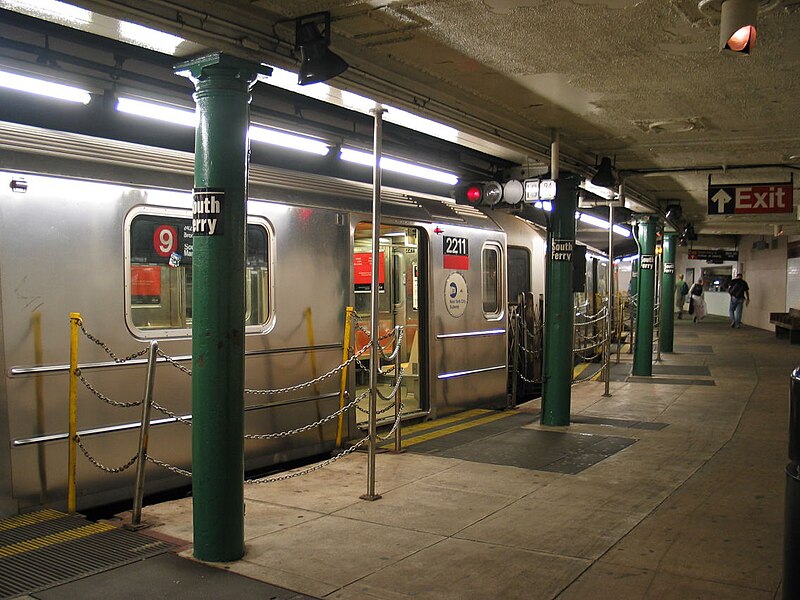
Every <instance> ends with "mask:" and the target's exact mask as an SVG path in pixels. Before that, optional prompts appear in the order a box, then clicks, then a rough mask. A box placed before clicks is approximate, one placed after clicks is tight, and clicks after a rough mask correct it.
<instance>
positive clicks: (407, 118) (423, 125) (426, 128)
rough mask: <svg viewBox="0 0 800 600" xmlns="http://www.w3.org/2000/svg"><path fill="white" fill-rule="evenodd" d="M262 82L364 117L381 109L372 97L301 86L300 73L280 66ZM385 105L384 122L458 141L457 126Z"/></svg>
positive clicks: (321, 85) (318, 84) (323, 85)
mask: <svg viewBox="0 0 800 600" xmlns="http://www.w3.org/2000/svg"><path fill="white" fill-rule="evenodd" d="M258 80H259V81H261V82H263V83H266V84H267V85H274V86H275V87H279V88H282V89H284V90H289V91H290V92H294V93H296V94H302V95H303V96H310V97H312V98H316V99H317V100H322V101H324V102H328V103H330V104H338V105H340V106H344V107H345V108H349V109H350V110H354V111H356V112H360V113H363V114H369V113H370V111H371V110H373V109H374V108H375V107H376V106H378V103H377V102H376V101H375V100H373V99H371V98H367V97H366V96H361V95H359V94H354V93H353V92H348V91H346V90H338V89H336V88H332V87H331V86H329V85H327V84H325V83H314V84H312V85H298V84H297V74H295V73H292V72H291V71H286V70H285V69H281V68H278V67H272V75H270V76H269V77H267V76H259V78H258ZM382 106H383V108H385V109H386V112H385V113H384V114H383V120H384V121H387V122H389V123H394V124H395V125H400V126H401V127H406V128H407V129H413V130H414V131H419V132H420V133H425V134H427V135H430V136H433V137H436V138H439V139H442V140H446V141H448V142H455V141H457V140H458V130H457V129H455V128H454V127H450V126H448V125H444V124H442V123H437V122H436V121H432V120H431V119H426V118H425V117H420V116H418V115H415V114H412V113H410V112H408V111H405V110H402V109H400V108H395V107H394V106H389V105H386V104H384V105H382Z"/></svg>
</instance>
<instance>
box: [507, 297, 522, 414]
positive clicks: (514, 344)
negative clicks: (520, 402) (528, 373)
mask: <svg viewBox="0 0 800 600" xmlns="http://www.w3.org/2000/svg"><path fill="white" fill-rule="evenodd" d="M522 306H523V303H522V302H519V303H518V304H517V312H516V314H514V315H512V319H511V331H512V337H511V397H510V398H509V402H508V405H507V407H506V408H514V407H515V406H516V405H517V379H518V377H519V375H518V374H517V363H518V362H519V336H520V335H521V334H522V328H521V327H520V326H519V325H520V320H521V318H522V316H521V314H520V309H521V307H522Z"/></svg>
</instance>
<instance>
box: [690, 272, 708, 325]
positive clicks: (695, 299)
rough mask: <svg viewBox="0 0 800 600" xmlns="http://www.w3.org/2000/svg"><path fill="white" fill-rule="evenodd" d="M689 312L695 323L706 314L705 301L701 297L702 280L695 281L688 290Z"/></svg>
mask: <svg viewBox="0 0 800 600" xmlns="http://www.w3.org/2000/svg"><path fill="white" fill-rule="evenodd" d="M689 314H690V315H692V321H693V322H695V323H697V322H698V321H700V320H702V319H704V318H705V316H706V301H705V300H704V299H703V280H702V279H700V280H699V281H696V282H695V283H694V285H693V286H692V289H690V290H689Z"/></svg>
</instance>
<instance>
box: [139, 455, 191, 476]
mask: <svg viewBox="0 0 800 600" xmlns="http://www.w3.org/2000/svg"><path fill="white" fill-rule="evenodd" d="M147 460H148V462H151V463H153V464H154V465H158V466H159V467H162V468H164V469H166V470H167V471H172V472H173V473H177V474H178V475H183V476H184V477H191V476H192V472H191V471H186V470H184V469H181V468H180V467H176V466H175V465H171V464H169V463H165V462H164V461H162V460H158V459H157V458H153V457H152V456H150V455H149V454H148V455H147Z"/></svg>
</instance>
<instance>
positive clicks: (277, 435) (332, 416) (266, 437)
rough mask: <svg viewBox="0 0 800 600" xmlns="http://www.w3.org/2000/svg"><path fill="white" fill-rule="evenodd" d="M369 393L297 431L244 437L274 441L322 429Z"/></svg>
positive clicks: (253, 434) (248, 434) (357, 397)
mask: <svg viewBox="0 0 800 600" xmlns="http://www.w3.org/2000/svg"><path fill="white" fill-rule="evenodd" d="M368 393H369V390H367V391H366V392H364V393H363V394H361V395H360V396H356V397H355V399H353V400H352V401H351V402H348V403H347V404H345V405H344V406H343V407H342V408H340V409H339V410H337V411H336V412H334V413H331V414H329V415H328V416H327V417H324V418H322V419H320V420H319V421H317V422H316V423H310V424H309V425H303V426H302V427H298V428H297V429H290V430H288V431H278V432H275V433H247V434H245V436H244V437H245V438H246V439H248V440H272V439H275V438H282V437H288V436H290V435H295V434H298V433H303V432H304V431H308V430H309V429H313V428H314V427H320V426H322V425H324V424H325V423H327V422H328V421H330V420H331V419H335V418H336V417H338V416H339V415H341V414H344V413H345V412H347V411H348V410H350V409H351V408H353V407H354V406H355V405H356V404H357V403H358V402H360V401H361V400H363V399H364V398H366V397H367V394H368Z"/></svg>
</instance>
